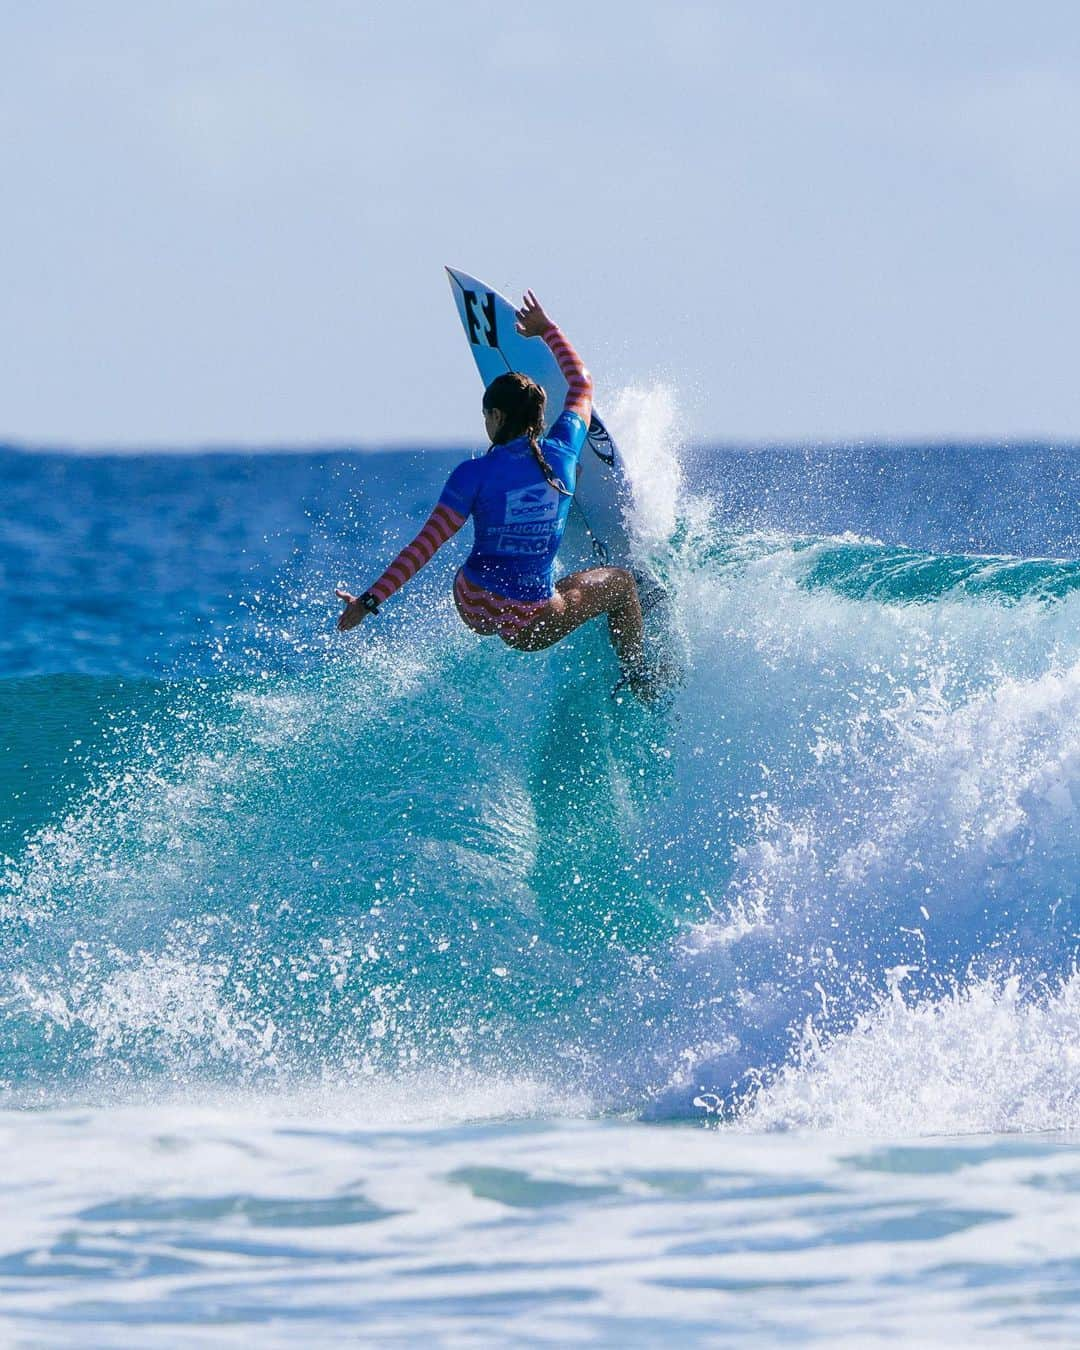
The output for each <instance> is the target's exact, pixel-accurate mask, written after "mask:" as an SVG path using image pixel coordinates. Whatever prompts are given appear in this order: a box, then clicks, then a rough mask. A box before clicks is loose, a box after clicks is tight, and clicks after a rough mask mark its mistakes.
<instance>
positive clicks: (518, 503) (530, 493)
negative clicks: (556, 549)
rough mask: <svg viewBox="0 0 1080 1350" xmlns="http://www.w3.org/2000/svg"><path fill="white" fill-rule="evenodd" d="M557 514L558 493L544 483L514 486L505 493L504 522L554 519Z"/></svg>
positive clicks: (511, 523) (514, 523)
mask: <svg viewBox="0 0 1080 1350" xmlns="http://www.w3.org/2000/svg"><path fill="white" fill-rule="evenodd" d="M558 514H559V494H558V493H557V492H556V491H555V489H554V488H553V487H549V486H548V485H547V483H544V484H543V485H542V486H540V487H527V488H516V489H515V490H514V491H513V492H508V493H507V494H506V515H505V516H504V518H503V519H504V523H505V524H507V525H517V524H520V523H525V522H532V521H535V520H554V519H555V518H556V517H557V516H558Z"/></svg>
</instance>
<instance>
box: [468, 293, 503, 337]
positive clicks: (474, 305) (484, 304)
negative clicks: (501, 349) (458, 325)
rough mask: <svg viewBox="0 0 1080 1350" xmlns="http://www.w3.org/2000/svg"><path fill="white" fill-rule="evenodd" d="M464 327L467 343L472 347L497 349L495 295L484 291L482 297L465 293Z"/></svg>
mask: <svg viewBox="0 0 1080 1350" xmlns="http://www.w3.org/2000/svg"><path fill="white" fill-rule="evenodd" d="M464 298H465V326H466V328H467V329H468V332H469V341H470V342H471V343H472V344H473V346H474V347H480V346H485V347H497V346H498V345H499V339H498V337H497V335H496V331H495V295H494V292H492V291H485V292H484V294H483V295H482V296H480V295H477V293H476V292H475V291H465V292H464Z"/></svg>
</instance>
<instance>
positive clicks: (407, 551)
mask: <svg viewBox="0 0 1080 1350" xmlns="http://www.w3.org/2000/svg"><path fill="white" fill-rule="evenodd" d="M465 520H466V517H465V516H463V515H461V514H460V513H459V512H458V511H455V510H454V509H453V507H450V506H447V505H446V504H445V503H444V502H441V501H440V502H439V504H438V506H436V508H435V510H434V511H432V513H431V515H430V516H428V518H427V521H426V523H425V525H424V528H423V529H422V530H421V531H420V533H419V534H418V535H417V536H416V538H415V539H414V540H413V541H412V543H411V544H406V545H405V547H404V548H403V549H402V550H401V552H400V553H399V554H398V555H397V557H396V558H395V559H394V561H393V562H392V563H391V564H390V566H389V567H388V568H387V569H386V571H385V572H384V573H383V574H382V576H381V577H380V578H379V579H378V581H376V582H375V583H374V585H372V586H369V587H368V590H370V592H371V594H372V595H373V596H374V597H375V599H376V600H378V602H379V604H380V605H381V604H382V602H383V601H384V600H389V598H390V597H391V596H392V595H393V594H394V592H395V591H400V590H401V588H402V586H404V585H405V583H406V582H407V581H408V580H409V578H410V577H414V576H415V575H416V574H417V572H419V571H420V569H421V567H423V565H424V564H425V563H426V562H430V561H431V559H432V557H433V556H434V554H435V552H436V550H437V549H440V548H441V547H442V546H443V544H445V543H446V541H447V540H448V539H449V538H450V537H451V535H455V534H457V532H458V530H460V529H461V527H462V525H464V524H465Z"/></svg>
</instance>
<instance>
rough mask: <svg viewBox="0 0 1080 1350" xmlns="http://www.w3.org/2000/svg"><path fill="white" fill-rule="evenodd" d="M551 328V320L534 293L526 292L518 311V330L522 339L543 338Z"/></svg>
mask: <svg viewBox="0 0 1080 1350" xmlns="http://www.w3.org/2000/svg"><path fill="white" fill-rule="evenodd" d="M550 327H551V320H550V319H549V318H548V316H547V315H546V314H545V313H544V307H543V305H541V303H540V301H539V300H537V298H536V296H535V295H533V293H532V291H526V292H525V298H524V300H522V302H521V308H520V309H519V310H518V311H517V330H518V332H519V333H520V334H521V336H522V337H541V336H542V335H543V334H544V333H546V332H547V330H548V329H549V328H550Z"/></svg>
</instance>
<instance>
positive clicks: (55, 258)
mask: <svg viewBox="0 0 1080 1350" xmlns="http://www.w3.org/2000/svg"><path fill="white" fill-rule="evenodd" d="M1078 129H1080V7H1077V6H1076V5H1075V4H1072V3H1065V2H1064V0H1063V2H1062V3H1046V2H1045V0H1042V2H1040V0H1033V3H1030V4H1028V5H1023V6H1021V5H1018V4H998V3H994V2H993V0H988V2H987V3H978V4H974V3H962V2H961V0H937V2H936V3H933V4H930V3H920V2H919V0H908V2H907V3H896V2H894V0H884V3H874V4H867V3H865V0H822V3H820V4H817V5H809V4H806V3H793V2H791V0H755V2H753V3H751V2H750V0H747V2H745V3H744V2H743V0H737V2H736V3H723V2H722V0H717V2H716V3H712V4H680V3H666V4H664V5H663V6H661V5H659V4H657V5H627V4H616V3H610V4H609V3H595V4H590V3H588V2H587V0H585V2H584V3H580V4H571V3H564V2H563V0H556V3H548V4H544V5H528V6H524V5H508V4H506V3H488V2H487V0H462V2H461V3H457V4H454V5H452V6H451V5H444V4H434V3H408V0H400V2H399V3H396V4H393V5H391V4H374V3H360V2H359V0H356V2H354V3H344V2H343V0H308V2H307V3H304V4H299V3H296V0H293V3H290V4H282V3H278V2H277V0H259V3H247V0H235V2H234V3H229V2H228V0H223V2H222V3H216V4H208V3H198V2H196V3H191V2H190V0H189V2H188V3H185V4H183V5H180V4H157V3H145V0H143V2H142V3H138V4H127V3H109V0H105V2H104V3H100V4H95V5H93V6H91V5H87V4H85V3H78V4H69V3H62V2H54V0H42V3H40V4H33V5H31V4H23V5H14V4H9V5H5V6H3V8H2V9H0V132H2V134H0V182H2V183H3V184H4V192H3V204H2V208H0V231H2V233H0V240H2V244H3V247H2V248H0V296H2V297H3V312H4V315H5V322H4V324H3V325H2V326H0V439H7V440H19V441H26V442H37V443H41V442H49V443H68V444H71V443H73V444H77V445H96V446H105V445H119V446H124V447H131V448H135V447H140V446H160V445H192V444H205V443H237V442H239V443H244V444H251V445H267V444H274V445H294V444H310V443H317V442H327V441H330V442H336V443H354V444H375V443H385V442H396V443H409V442H413V441H415V442H427V441H432V440H443V441H449V440H452V441H456V442H461V441H463V440H465V441H471V440H475V439H477V438H479V437H480V435H481V434H482V433H481V427H480V423H479V415H478V407H479V386H478V384H477V383H476V382H475V374H474V372H473V370H472V366H471V361H470V359H469V356H468V353H467V350H466V348H465V346H464V343H463V340H462V338H461V335H460V333H459V331H458V327H457V318H456V316H455V314H454V310H453V307H452V305H451V302H450V297H449V291H448V288H447V285H446V281H445V278H444V275H443V272H442V265H443V264H444V263H451V264H453V265H455V266H458V267H461V268H463V269H465V270H467V271H471V272H474V273H476V274H478V275H480V276H482V277H484V278H486V279H488V280H490V281H491V282H492V283H494V284H496V285H498V286H499V287H500V288H501V289H504V290H506V291H507V292H516V291H518V290H520V289H521V288H522V287H523V286H525V285H530V286H532V287H534V288H535V289H536V291H537V292H538V294H539V295H540V296H541V298H542V299H543V300H544V301H545V303H546V304H547V305H548V307H549V309H550V311H551V312H552V313H553V314H554V316H555V317H556V318H557V319H558V320H559V321H560V322H561V323H562V325H563V326H564V328H565V329H566V330H567V332H568V333H569V335H570V336H571V338H572V339H573V340H574V342H575V343H576V344H577V346H578V347H579V348H580V349H581V351H582V352H583V353H584V354H585V356H586V357H587V359H588V360H589V363H590V365H591V366H592V368H593V371H594V374H595V376H596V378H597V386H598V402H599V403H600V405H601V407H602V406H603V401H604V393H605V390H606V391H608V401H609V402H610V401H611V397H612V392H613V391H614V390H615V389H617V388H618V387H620V386H622V385H625V384H627V383H637V384H642V383H644V384H647V383H650V382H652V381H655V380H664V381H667V382H669V383H671V384H673V385H674V386H675V388H676V390H677V399H678V404H679V406H680V408H681V409H682V410H683V414H684V417H685V426H686V431H687V434H688V435H690V436H692V437H695V438H699V439H723V440H729V441H741V440H753V441H757V440H768V439H785V440H792V439H794V440H819V439H831V438H868V439H869V438H907V437H927V438H933V437H984V436H986V437H1019V436H1047V437H1050V438H1072V439H1075V438H1078V437H1080V380H1078V377H1077V361H1076V346H1077V340H1076V334H1077V316H1078V313H1080V219H1078V217H1080V209H1078V208H1080V130H1078Z"/></svg>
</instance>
